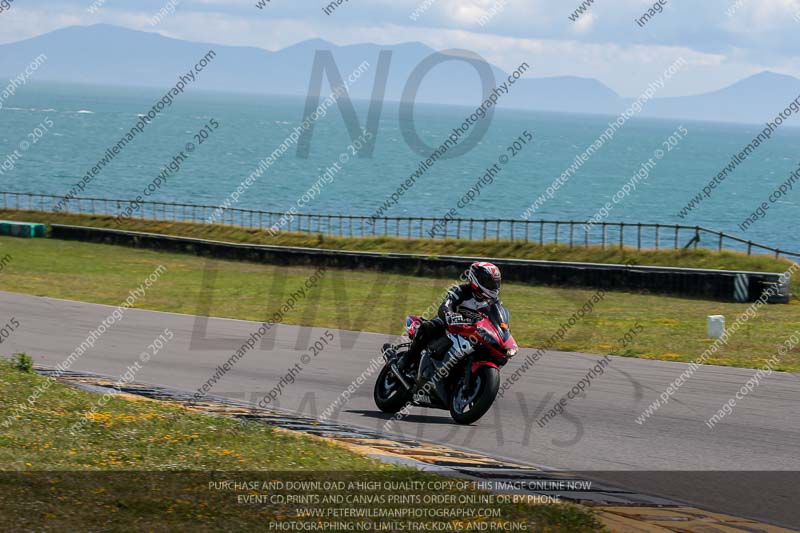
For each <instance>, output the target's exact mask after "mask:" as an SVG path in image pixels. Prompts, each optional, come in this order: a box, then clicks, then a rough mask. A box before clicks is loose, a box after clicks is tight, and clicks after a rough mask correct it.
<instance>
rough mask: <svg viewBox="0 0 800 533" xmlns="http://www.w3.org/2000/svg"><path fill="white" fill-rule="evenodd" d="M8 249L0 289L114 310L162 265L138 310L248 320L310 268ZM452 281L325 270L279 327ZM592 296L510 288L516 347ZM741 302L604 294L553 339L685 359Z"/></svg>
mask: <svg viewBox="0 0 800 533" xmlns="http://www.w3.org/2000/svg"><path fill="white" fill-rule="evenodd" d="M6 254H8V255H9V256H11V257H12V260H11V261H10V262H8V264H5V266H4V269H3V270H2V272H0V283H2V286H0V287H2V288H3V289H5V290H12V291H15V292H21V293H27V294H34V295H39V296H52V297H57V298H66V299H72V300H81V301H87V302H95V303H104V304H109V305H119V304H120V302H122V301H123V300H124V299H125V298H126V297H127V295H128V292H129V291H130V290H132V289H133V288H135V287H136V286H138V285H139V284H140V283H141V282H142V281H143V280H144V278H145V277H146V276H148V275H149V274H150V273H151V272H153V270H154V269H155V268H156V266H158V265H160V264H163V265H164V266H166V267H167V272H166V273H165V274H164V275H163V276H162V277H161V278H160V280H159V281H158V283H157V285H155V286H154V289H153V290H151V291H150V292H148V294H147V296H146V297H145V298H143V299H142V300H140V301H138V302H137V304H136V305H137V306H139V307H143V308H147V309H154V310H160V311H172V312H179V313H187V314H201V315H205V314H207V315H210V316H219V317H228V318H240V319H246V320H257V321H261V320H265V319H267V318H268V317H270V316H271V315H272V314H273V313H275V312H276V311H278V310H279V309H280V308H281V307H282V306H283V304H284V302H285V301H286V300H287V298H288V297H289V294H290V293H292V292H295V291H297V290H298V289H300V288H301V287H302V286H303V283H304V282H305V280H307V279H308V278H309V276H311V274H312V273H313V272H314V271H315V270H316V269H314V268H309V267H285V266H274V265H262V264H254V263H245V262H234V261H218V260H211V259H207V258H202V257H196V256H191V255H184V254H174V253H165V252H157V251H150V250H140V249H133V248H126V247H120V246H110V245H104V244H94V243H81V242H71V241H57V240H50V239H33V240H23V239H15V238H11V237H3V238H0V256H5V255H6ZM54 258H57V260H54ZM206 274H214V275H213V276H207V275H206ZM204 277H205V278H206V280H210V279H213V280H214V283H213V286H207V287H205V288H204V281H203V280H204ZM449 283H450V282H449V281H447V280H443V279H431V278H421V277H414V276H405V275H396V274H387V273H383V272H362V271H347V270H335V269H330V270H328V271H327V272H326V273H325V275H324V276H323V277H322V279H321V281H320V283H319V284H318V285H317V286H316V287H315V288H314V289H313V290H311V291H308V296H307V297H306V298H304V299H302V300H300V301H299V302H298V303H297V304H296V306H295V308H294V309H293V310H292V311H290V312H288V313H286V314H285V315H284V316H283V318H282V320H281V322H283V323H287V324H293V325H304V326H319V327H331V328H339V329H346V330H353V331H371V332H381V333H400V332H401V331H402V326H403V324H404V323H405V322H404V319H405V316H406V315H407V314H411V313H420V312H422V311H423V310H425V309H427V308H428V307H429V306H431V305H437V306H438V304H439V303H440V302H441V300H442V297H443V292H444V290H445V289H446V288H447V286H448V285H449ZM594 294H595V292H594V291H593V290H585V289H557V288H550V287H531V286H528V285H524V284H519V283H507V284H505V286H504V289H503V301H504V303H505V304H506V306H507V307H508V308H509V309H510V311H511V327H512V330H513V332H514V336H515V338H516V339H517V341H518V342H519V343H520V344H521V345H522V346H528V347H537V346H543V345H545V344H546V342H547V340H548V339H549V338H550V337H551V336H553V335H554V334H555V333H556V332H557V331H558V330H559V328H560V327H561V324H564V323H566V322H567V321H569V319H570V317H571V316H572V315H573V314H574V313H575V312H576V311H577V310H578V309H580V308H581V307H582V306H583V305H584V304H585V302H587V300H589V299H591V298H592V297H593V295H594ZM748 307H749V306H748V305H746V304H736V303H723V302H709V301H704V300H691V299H684V298H672V297H665V296H652V295H645V294H630V293H623V292H609V293H606V294H605V297H604V299H603V301H602V302H599V303H598V304H597V305H596V306H595V307H594V310H593V311H592V313H590V314H589V315H587V316H586V317H585V318H583V319H582V320H580V321H578V323H577V324H576V325H575V326H574V327H573V328H572V329H570V330H569V332H568V334H567V335H566V336H565V337H564V338H563V339H561V340H559V341H557V342H556V344H555V347H554V349H556V350H563V351H581V352H589V353H595V354H613V355H624V356H630V357H640V358H646V359H662V360H671V361H691V360H694V359H696V358H697V357H698V356H699V355H700V354H701V353H702V352H703V350H705V348H707V347H708V346H709V345H710V344H711V342H712V340H711V339H708V338H706V317H707V316H708V315H716V314H721V315H725V316H726V317H727V319H728V320H729V321H733V320H734V319H735V318H736V317H737V316H739V315H741V314H742V313H744V312H745V311H746V310H747V308H748ZM799 319H800V303H798V302H797V301H794V302H793V303H792V304H789V305H772V306H766V307H764V308H762V310H761V311H760V313H758V314H757V315H756V316H755V317H754V318H752V319H750V320H749V321H748V322H747V323H746V324H745V325H744V326H743V327H742V328H741V329H740V330H739V331H738V332H737V333H736V334H735V335H734V336H732V338H731V340H730V342H729V343H728V345H726V346H723V347H722V348H721V349H720V351H718V352H717V353H716V354H715V355H714V356H713V357H711V358H709V359H707V360H706V362H707V363H708V364H717V365H726V366H738V367H745V368H757V367H761V366H763V365H764V364H766V362H767V360H768V359H769V358H770V357H771V356H772V355H773V354H774V353H775V352H777V350H778V349H779V347H780V345H781V343H782V342H783V341H784V340H785V339H787V338H788V337H789V336H790V335H791V334H792V333H794V332H796V331H797V330H798V328H800V320H799ZM637 324H638V325H639V326H640V327H636V326H637ZM22 327H24V324H23V325H22ZM634 328H635V331H636V334H635V335H634V338H633V340H632V341H630V342H628V343H623V341H622V339H623V338H624V337H625V335H626V334H627V333H629V332H631V331H632V329H634ZM623 344H625V346H624V347H623ZM775 368H776V369H780V370H786V371H795V372H796V371H800V348H795V349H793V350H792V351H791V352H790V353H789V354H787V355H786V356H785V357H783V358H782V359H781V361H780V364H779V366H778V367H775Z"/></svg>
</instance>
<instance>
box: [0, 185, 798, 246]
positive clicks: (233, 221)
mask: <svg viewBox="0 0 800 533" xmlns="http://www.w3.org/2000/svg"><path fill="white" fill-rule="evenodd" d="M0 195H1V196H2V206H3V208H5V209H9V208H11V209H23V210H24V209H28V210H34V211H53V208H54V206H55V205H56V204H58V203H59V202H60V201H63V199H64V198H63V197H62V196H56V195H50V194H34V193H22V192H7V191H0ZM130 203H131V201H130V200H124V199H112V198H72V199H70V200H69V201H68V202H67V204H66V209H64V210H62V212H69V213H79V214H98V215H109V216H117V215H119V214H120V213H121V212H122V211H123V210H124V209H125V208H126V207H127V206H129V205H130ZM138 205H140V207H139V209H138V210H137V211H136V212H135V214H134V215H135V217H136V218H141V219H153V220H169V221H175V222H200V223H208V220H209V217H211V216H212V215H214V214H216V215H217V216H216V217H215V220H216V222H214V223H220V224H229V225H236V226H242V227H245V228H259V229H269V228H271V227H274V225H275V224H277V223H278V222H279V221H280V220H281V217H285V216H286V213H278V212H275V211H258V210H252V209H240V208H231V207H228V208H223V207H221V206H210V205H198V204H188V203H177V202H150V201H146V202H139V203H138ZM434 229H436V232H435V236H434V237H430V236H429V232H428V230H431V231H433V230H434ZM281 231H287V232H305V233H313V234H325V235H334V236H335V235H338V236H342V237H370V236H387V237H405V238H436V239H445V238H450V239H479V240H501V239H504V240H511V241H524V242H533V243H538V244H540V245H545V244H563V245H568V246H570V247H580V246H584V247H589V246H600V247H602V248H608V247H620V248H622V247H632V248H636V249H637V250H642V249H654V250H660V249H675V250H677V249H680V248H689V247H694V248H697V247H702V248H707V249H712V250H714V249H715V250H718V251H723V250H730V251H737V252H743V253H747V255H752V254H753V253H754V252H756V253H759V252H760V253H769V254H774V256H775V257H776V258H780V257H781V256H784V257H787V258H800V253H794V252H789V251H787V250H782V249H779V248H773V247H771V246H767V245H763V244H758V243H755V242H752V241H748V240H745V239H741V238H739V237H734V236H733V235H728V234H726V233H722V232H719V231H714V230H710V229H707V228H704V227H701V226H683V225H678V224H675V225H670V224H641V223H637V224H632V223H627V222H600V223H598V224H595V225H593V226H591V227H588V228H587V227H586V223H585V222H579V221H569V220H568V221H563V220H514V219H500V218H496V219H473V218H469V219H466V218H460V219H453V220H450V221H446V222H444V225H442V220H441V219H436V218H426V217H394V218H378V219H373V218H372V217H367V216H359V215H328V214H296V215H294V216H293V217H292V218H290V219H289V220H288V222H287V223H286V224H285V226H284V227H283V228H281Z"/></svg>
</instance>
